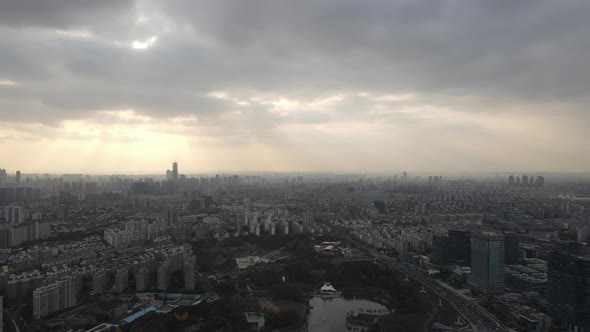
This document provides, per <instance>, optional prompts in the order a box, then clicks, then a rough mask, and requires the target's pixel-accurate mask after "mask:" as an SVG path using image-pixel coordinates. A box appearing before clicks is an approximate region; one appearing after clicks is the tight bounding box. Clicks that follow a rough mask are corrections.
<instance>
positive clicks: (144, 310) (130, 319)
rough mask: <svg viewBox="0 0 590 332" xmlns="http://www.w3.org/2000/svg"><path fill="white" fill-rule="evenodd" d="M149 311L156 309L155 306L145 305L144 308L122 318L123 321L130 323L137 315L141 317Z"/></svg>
mask: <svg viewBox="0 0 590 332" xmlns="http://www.w3.org/2000/svg"><path fill="white" fill-rule="evenodd" d="M151 311H156V307H154V306H151V307H147V308H145V309H142V310H139V311H138V312H136V313H134V314H133V315H131V316H127V317H125V318H123V321H124V322H125V323H131V322H133V321H134V320H136V319H138V318H139V317H141V316H143V315H145V314H147V313H148V312H151Z"/></svg>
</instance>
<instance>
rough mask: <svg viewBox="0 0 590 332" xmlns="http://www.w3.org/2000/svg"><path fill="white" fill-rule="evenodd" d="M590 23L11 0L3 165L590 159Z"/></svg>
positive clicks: (576, 11)
mask: <svg viewBox="0 0 590 332" xmlns="http://www.w3.org/2000/svg"><path fill="white" fill-rule="evenodd" d="M589 31H590V2H588V1H582V0H580V1H570V0H560V1H554V0H547V1H542V0H521V1H510V0H494V1H487V0H481V1H477V0H476V1H474V0H441V1H431V0H429V1H426V0H383V1H352V0H297V1H286V0H274V1H273V0H248V1H237V0H232V1H229V0H215V1H193V0H167V1H155V0H138V1H127V0H101V1H93V0H87V1H80V0H44V1H33V0H2V1H0V153H1V154H2V155H3V156H10V158H4V157H3V158H2V163H0V167H2V166H4V167H7V168H10V169H17V168H19V169H23V170H26V171H43V170H47V171H55V172H62V171H63V172H67V171H77V172H85V171H87V172H118V171H133V172H152V171H157V170H159V169H165V168H166V167H168V163H169V162H170V161H172V159H175V160H178V161H179V162H180V164H181V165H183V166H185V168H184V169H185V170H186V171H194V172H200V171H203V172H204V171H215V170H228V171H232V170H236V171H239V170H279V171H280V170H301V171H308V170H326V171H331V170H334V171H388V170H391V171H392V172H394V171H399V170H404V169H408V170H416V171H426V170H439V169H440V170H444V171H463V170H475V171H477V170H482V171H483V170H485V171H489V170H492V171H503V170H506V171H509V170H533V171H541V170H547V171H586V170H588V167H587V165H588V164H589V163H590V147H589V146H590V145H589V144H588V143H587V142H588V138H589V135H590V134H588V129H587V128H588V126H589V125H590V121H589V120H590V112H589V111H588V104H589V94H588V92H587V90H588V87H589V86H590V55H589V54H590V33H588V32H589ZM48 146H51V148H49V149H48V148H47V147H48ZM55 151H60V152H61V153H57V154H56V153H54V152H55ZM80 151H85V152H84V153H83V154H81V153H80ZM129 151H133V152H132V153H129ZM65 155H71V159H70V158H64V156H65ZM43 158H45V159H43ZM82 159H83V160H82ZM5 160H6V161H5ZM98 160H101V162H98ZM104 160H108V161H104Z"/></svg>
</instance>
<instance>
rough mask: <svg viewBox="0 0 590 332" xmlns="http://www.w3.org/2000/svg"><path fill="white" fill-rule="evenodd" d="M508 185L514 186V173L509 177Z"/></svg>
mask: <svg viewBox="0 0 590 332" xmlns="http://www.w3.org/2000/svg"><path fill="white" fill-rule="evenodd" d="M508 185H509V186H511V187H512V186H514V175H510V176H509V177H508Z"/></svg>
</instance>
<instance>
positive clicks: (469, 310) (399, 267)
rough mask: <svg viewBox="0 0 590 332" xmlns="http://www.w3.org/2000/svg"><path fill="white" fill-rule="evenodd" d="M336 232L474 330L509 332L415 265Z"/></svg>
mask: <svg viewBox="0 0 590 332" xmlns="http://www.w3.org/2000/svg"><path fill="white" fill-rule="evenodd" d="M335 230H336V231H337V232H338V233H339V235H340V236H341V237H344V238H345V239H347V240H348V241H350V242H353V243H355V244H356V245H357V246H358V247H359V248H361V249H364V251H365V252H367V253H368V254H370V255H371V256H372V257H374V258H375V259H377V260H379V261H380V262H382V263H384V264H386V265H387V266H389V267H390V268H391V269H393V270H396V271H398V272H400V273H404V274H406V275H407V276H408V277H410V278H412V279H414V280H416V281H418V282H419V283H421V284H422V285H424V286H425V287H427V288H429V289H430V290H431V291H432V292H434V293H435V294H436V295H437V296H439V297H440V298H442V299H443V300H444V301H447V302H448V303H449V304H450V305H451V306H452V307H453V308H454V309H455V310H456V311H457V312H458V313H459V314H460V315H461V316H463V318H465V319H466V320H467V321H468V322H469V324H471V326H472V327H473V330H475V331H478V332H492V331H493V332H507V331H508V330H507V329H506V328H505V327H504V326H503V325H502V323H501V322H500V321H499V320H497V319H496V318H495V317H494V316H493V315H492V314H490V313H489V312H488V311H487V310H486V309H485V308H483V307H482V306H481V305H479V303H476V302H474V301H471V300H469V299H466V298H463V297H462V296H461V295H459V294H457V293H456V292H454V291H451V290H449V289H445V288H444V287H442V286H441V285H440V284H438V283H437V282H436V281H435V280H434V279H432V278H430V277H428V276H426V275H425V274H423V273H422V272H421V271H419V270H418V269H417V267H416V266H415V265H412V264H405V263H400V262H397V260H396V259H394V258H391V257H389V256H386V255H384V254H381V253H379V252H378V251H376V250H375V249H373V248H371V247H369V246H368V245H367V244H365V243H362V242H360V241H359V240H357V239H355V238H352V237H351V236H350V235H349V234H347V230H344V229H339V228H338V227H335Z"/></svg>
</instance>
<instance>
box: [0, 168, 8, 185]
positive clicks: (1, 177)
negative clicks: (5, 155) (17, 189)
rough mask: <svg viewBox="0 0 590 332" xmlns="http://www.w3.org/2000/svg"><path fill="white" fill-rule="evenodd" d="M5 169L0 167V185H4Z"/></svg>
mask: <svg viewBox="0 0 590 332" xmlns="http://www.w3.org/2000/svg"><path fill="white" fill-rule="evenodd" d="M6 179H7V176H6V170H5V169H4V168H0V187H4V186H5V185H6V182H7V181H6Z"/></svg>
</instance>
